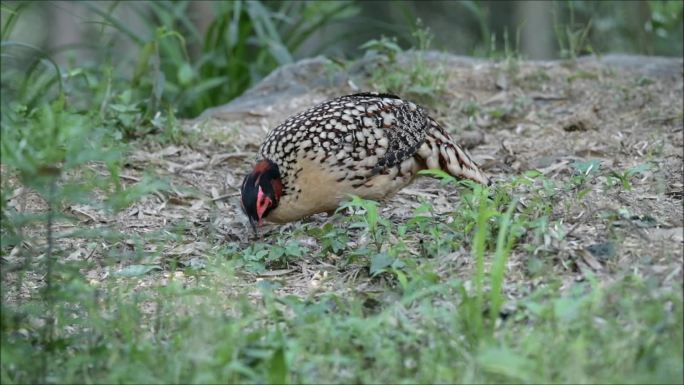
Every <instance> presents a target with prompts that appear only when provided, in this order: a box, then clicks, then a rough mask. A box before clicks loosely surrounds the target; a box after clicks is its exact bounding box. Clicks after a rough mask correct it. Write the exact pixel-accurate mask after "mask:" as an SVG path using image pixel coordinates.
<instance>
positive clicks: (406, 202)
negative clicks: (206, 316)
mask: <svg viewBox="0 0 684 385" xmlns="http://www.w3.org/2000/svg"><path fill="white" fill-rule="evenodd" d="M411 60H412V58H411V56H410V55H404V56H402V57H400V60H399V63H400V65H411ZM425 60H426V61H427V63H429V65H430V66H436V67H437V66H438V67H440V68H442V69H443V70H444V71H445V73H446V75H447V78H446V87H445V91H444V92H442V93H441V94H440V95H439V98H438V100H437V101H436V102H435V103H434V104H433V105H429V106H426V107H427V108H428V109H429V110H430V112H431V114H432V115H433V116H434V117H435V118H436V119H437V120H438V121H440V122H441V123H442V124H443V125H444V126H445V127H446V128H447V129H448V130H449V131H450V132H451V133H452V134H454V135H455V136H456V137H457V138H460V140H461V142H462V143H463V144H464V146H465V147H467V148H469V151H470V153H471V154H472V155H473V158H474V159H475V160H476V161H477V162H478V163H479V164H480V165H481V166H482V167H483V168H484V170H485V171H486V172H487V173H488V174H490V175H491V176H493V177H494V179H495V180H497V181H510V180H512V179H514V178H519V179H524V178H526V175H527V178H528V179H529V181H530V184H529V185H523V184H519V185H518V186H517V187H515V188H513V190H512V191H510V194H511V195H514V196H516V197H519V199H520V202H521V205H522V206H523V207H526V206H530V205H533V204H535V203H534V200H535V199H540V198H539V194H538V193H535V194H532V193H531V191H532V190H533V188H534V189H536V190H535V191H537V190H539V188H540V186H539V183H541V182H540V180H541V179H542V178H540V176H543V177H544V178H545V179H547V180H551V181H553V182H554V183H555V187H552V188H551V190H554V189H555V191H556V192H555V193H554V194H552V195H549V196H547V197H546V198H545V199H548V200H553V204H552V205H551V206H552V210H551V212H550V214H549V220H550V222H551V223H552V224H553V225H552V226H550V228H549V230H548V231H547V232H545V233H543V234H525V235H524V239H522V240H521V241H520V242H521V243H523V244H526V245H530V246H531V247H529V248H525V247H516V248H515V249H514V251H513V252H512V254H511V256H510V259H509V262H508V273H507V276H506V277H507V279H506V282H507V283H506V286H505V287H504V289H505V291H506V293H507V295H509V296H513V297H514V296H517V295H518V294H519V292H520V291H521V290H523V289H521V286H522V287H530V286H534V285H535V284H537V283H538V282H539V281H540V280H542V279H543V278H542V277H536V278H530V274H529V269H530V266H529V265H530V261H531V259H532V258H533V257H534V256H544V258H546V259H547V260H549V261H550V265H551V268H552V270H551V271H552V272H553V273H554V274H558V276H561V277H563V280H564V282H567V285H565V286H569V285H570V284H571V283H572V282H575V281H577V280H582V279H584V278H585V277H586V276H587V275H588V274H592V275H594V276H598V277H600V279H603V280H607V281H609V280H611V278H612V277H614V276H616V275H619V274H620V273H622V272H627V271H629V272H636V273H637V274H641V275H643V276H647V277H651V278H652V279H654V280H656V281H657V282H658V283H659V285H661V286H662V287H670V288H672V287H673V286H674V287H680V288H681V285H682V277H683V272H682V256H683V252H682V247H683V242H684V239H683V236H684V220H683V211H682V199H683V190H684V185H683V179H682V178H683V172H684V170H683V166H682V165H683V155H682V152H683V146H684V140H683V136H684V134H683V131H682V119H683V107H682V98H683V96H684V95H683V73H682V72H683V71H682V68H683V62H682V60H681V59H665V58H648V57H638V56H622V55H609V56H605V57H602V58H600V59H597V58H594V57H587V58H581V59H579V60H576V61H553V62H498V63H494V62H491V61H485V60H475V59H472V58H465V57H457V56H452V55H445V54H441V53H435V52H430V53H427V54H426V55H425ZM373 65H374V62H373V59H372V58H371V59H366V60H361V61H360V62H357V63H355V64H352V65H350V66H348V67H347V68H340V66H339V65H337V64H335V63H333V62H331V61H329V60H327V59H323V58H315V59H307V60H303V61H301V62H299V63H296V64H293V65H290V66H286V67H283V68H281V69H278V70H277V71H275V72H274V73H273V74H271V75H269V76H268V77H267V78H265V79H264V80H263V81H262V82H261V83H259V84H258V85H256V86H255V87H254V88H253V89H251V90H249V91H248V92H247V93H245V94H244V95H243V96H241V97H240V98H238V99H236V100H234V101H233V102H231V103H229V104H227V105H225V106H221V107H217V108H214V109H211V110H208V111H206V112H205V113H204V114H202V115H201V116H200V117H198V118H196V119H194V120H189V121H186V122H184V123H183V129H184V131H185V132H186V133H187V134H188V138H189V139H188V140H187V141H186V143H185V144H182V145H181V144H176V145H170V146H162V145H160V144H159V143H157V142H153V141H141V142H138V143H135V144H134V145H135V150H134V151H133V153H132V155H131V156H130V158H129V160H128V162H127V165H126V169H125V172H124V173H123V175H121V177H122V181H123V182H124V183H125V184H126V185H132V184H134V183H136V182H137V181H140V180H141V179H142V178H143V175H144V174H145V173H146V172H150V171H151V172H153V173H155V174H157V175H160V176H162V177H164V178H166V179H167V180H168V181H169V183H170V189H169V190H168V191H164V192H163V193H155V194H152V195H149V196H147V197H145V198H144V199H143V200H141V201H140V202H139V203H136V204H134V205H133V206H132V207H130V208H128V209H127V210H124V211H123V212H121V213H120V214H119V215H117V216H116V217H108V216H107V215H105V214H104V213H103V212H101V211H98V210H96V209H95V208H92V207H89V206H71V207H68V208H66V211H67V212H68V213H69V214H72V215H75V216H77V217H78V218H80V220H81V223H79V224H73V223H69V224H66V223H65V224H58V226H57V231H66V230H68V229H69V228H73V227H74V226H84V227H104V226H113V227H114V228H115V229H118V230H120V231H123V232H124V233H126V234H129V235H130V237H131V238H130V239H122V240H120V241H117V242H116V243H115V244H113V245H108V246H103V245H97V244H95V245H92V244H86V243H79V242H77V241H75V240H73V239H70V240H69V241H64V242H62V244H61V246H62V247H63V248H64V249H65V250H66V253H65V255H64V257H65V258H67V259H89V260H93V259H95V260H97V259H98V258H103V257H102V256H103V255H105V254H107V253H111V250H112V249H116V250H117V254H118V255H121V256H124V257H123V258H121V259H120V260H119V261H117V262H116V263H114V264H110V263H102V264H97V265H96V266H94V267H93V268H92V269H90V270H88V271H87V272H86V273H87V275H88V277H89V279H90V281H91V283H92V284H97V283H98V282H99V281H102V280H105V279H107V278H108V277H110V276H111V275H112V274H116V273H117V272H121V271H125V269H126V268H127V267H129V266H131V265H145V266H150V271H149V273H148V274H146V275H145V276H144V278H141V285H145V281H146V280H149V281H158V280H159V279H167V278H168V277H169V275H170V274H174V273H171V272H170V270H171V268H170V265H171V264H172V263H174V264H176V265H177V266H179V267H181V270H179V271H176V272H175V275H176V278H180V279H186V280H188V281H192V280H194V279H196V277H193V276H189V275H188V276H187V277H186V276H184V274H183V268H185V267H192V268H196V269H201V267H202V266H203V264H204V260H205V258H206V255H208V254H214V253H216V251H217V250H219V249H221V248H225V246H226V244H232V245H234V246H235V247H236V248H237V249H243V248H245V247H247V246H248V245H250V244H251V243H252V242H253V240H252V239H251V237H252V235H251V231H250V228H249V225H248V222H247V220H246V218H245V217H244V215H243V214H242V212H241V210H240V204H239V186H240V183H241V181H242V178H243V177H244V175H245V174H246V172H247V171H248V170H249V169H250V167H251V165H252V163H253V161H254V160H255V156H256V151H257V149H258V146H259V144H260V142H261V140H262V139H263V138H264V137H265V136H266V133H267V132H268V130H269V129H271V128H273V127H275V126H276V125H277V124H279V123H280V122H281V121H283V120H284V119H285V118H286V117H287V116H289V115H291V114H293V113H295V112H298V111H301V110H304V109H306V108H308V107H309V106H312V105H313V104H315V103H318V102H321V101H323V100H325V99H328V98H332V97H336V96H340V95H344V94H348V93H353V92H357V91H368V90H372V84H370V81H369V73H370V71H372V68H373ZM582 174H584V175H590V176H591V178H587V181H586V184H587V185H586V186H585V187H584V190H587V191H586V193H585V194H586V195H582V196H581V198H578V191H576V190H573V191H569V190H568V191H565V190H563V188H562V186H565V185H567V184H569V183H571V181H572V180H573V178H577V177H578V176H581V175H582ZM620 177H622V179H621V178H620ZM542 199H543V197H542ZM423 200H427V201H429V202H431V203H432V204H433V206H434V208H435V215H442V214H446V213H448V212H449V211H450V210H452V208H453V207H456V206H457V204H458V202H459V189H455V188H453V187H449V186H446V187H445V186H444V185H442V184H440V183H439V181H437V180H434V179H430V178H421V179H418V180H417V181H416V182H415V183H414V184H413V185H411V186H409V187H408V188H406V189H404V190H402V191H401V192H400V193H399V194H398V195H397V196H395V197H394V198H392V199H391V200H389V201H388V202H384V203H383V204H382V205H381V215H382V216H384V217H386V218H388V219H390V220H391V221H394V222H396V223H401V222H402V221H406V220H408V218H410V217H411V216H412V215H413V211H414V209H415V208H417V207H418V206H419V205H420V204H421V201H423ZM9 204H10V205H13V206H15V207H23V208H24V209H25V210H26V211H34V212H35V211H41V210H44V208H45V205H44V202H42V201H41V200H40V199H39V198H37V197H36V196H34V195H32V194H26V193H25V191H23V190H22V189H19V188H18V189H17V191H16V192H15V194H13V196H12V198H11V199H10V202H9ZM303 222H304V223H305V224H306V225H307V226H320V225H322V224H323V223H333V225H337V226H343V225H344V224H343V223H342V222H341V218H340V216H334V217H327V216H326V215H318V216H314V217H312V218H309V219H306V220H305V221H303ZM302 225H303V224H302V223H300V222H297V223H292V224H287V225H282V226H275V225H268V226H266V228H265V231H264V233H265V234H264V238H263V240H262V242H265V243H273V242H275V241H276V240H277V239H278V238H279V237H280V236H282V235H283V234H290V233H292V232H293V231H295V230H296V229H297V228H299V227H301V226H302ZM37 231H38V230H37ZM164 232H172V233H174V234H176V235H177V236H176V237H175V238H172V240H169V239H168V238H165V241H164V242H143V243H141V242H138V241H135V238H136V237H137V236H140V235H145V234H148V235H150V234H156V233H164ZM297 237H298V241H299V243H300V244H301V245H303V247H304V248H305V249H306V250H308V253H306V254H305V255H304V256H303V257H302V258H301V259H299V260H297V261H294V262H292V263H290V264H288V265H287V266H285V267H284V268H281V267H279V268H267V269H266V270H265V271H257V272H251V271H248V270H245V271H244V272H242V273H241V274H240V275H239V279H240V282H241V283H236V284H245V285H253V284H254V283H255V282H256V281H259V280H262V279H278V282H280V284H281V285H282V287H281V288H280V289H278V291H280V292H287V293H294V294H299V295H309V294H312V293H316V292H320V291H325V290H355V291H363V290H369V291H370V290H373V287H374V286H376V285H379V284H380V283H378V281H377V280H372V279H370V278H369V277H368V274H367V271H366V269H364V268H363V266H366V265H362V264H354V263H351V264H346V263H345V264H340V263H338V261H339V260H340V259H343V258H344V255H334V254H331V255H328V257H326V258H320V257H313V255H316V254H317V250H320V247H321V245H319V244H318V243H317V241H316V239H314V238H312V237H309V236H306V235H298V236H297ZM40 239H41V238H40V237H36V238H35V242H34V244H32V245H26V244H25V245H24V247H43V246H44V245H43V244H41V243H40V242H41V241H40ZM349 242H350V245H349V246H350V248H353V247H355V246H357V245H359V244H362V243H363V242H368V240H364V239H358V238H355V237H354V236H351V237H350V241H349ZM418 242H419V240H418V238H416V250H417V248H418V246H417V243H418ZM141 251H143V254H144V255H145V257H144V258H143V259H142V260H135V259H134V258H133V256H134V255H140V252H141ZM19 254H20V253H19V252H18V251H16V252H15V251H13V253H11V254H10V255H8V256H7V258H6V259H7V262H9V263H14V262H18V261H14V259H18V258H19ZM416 254H418V252H416ZM127 256H128V257H127ZM417 258H418V257H417ZM434 258H438V259H441V260H442V261H443V263H441V264H440V266H441V268H440V271H437V272H436V273H437V274H438V275H439V276H460V277H463V278H464V279H466V280H467V279H468V277H469V276H470V275H471V274H472V271H473V268H474V266H473V265H474V261H473V258H472V256H471V253H470V251H469V250H464V249H461V250H454V251H452V252H449V253H445V254H444V255H436V256H434ZM29 278H31V275H29ZM32 278H33V279H27V280H26V281H25V283H24V286H25V287H22V289H21V292H18V293H15V294H14V295H15V296H16V295H19V296H22V295H29V294H30V293H31V292H32V291H33V290H34V289H35V287H37V286H40V285H41V278H40V277H39V276H33V277H32ZM229 286H230V285H228V284H227V289H226V290H230V287H229ZM254 295H258V290H255V294H254Z"/></svg>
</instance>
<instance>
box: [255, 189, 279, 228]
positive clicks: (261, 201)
mask: <svg viewBox="0 0 684 385" xmlns="http://www.w3.org/2000/svg"><path fill="white" fill-rule="evenodd" d="M276 194H278V196H280V194H279V191H278V190H276ZM272 204H273V202H272V201H271V198H269V197H267V196H266V195H264V192H263V191H262V190H261V186H259V192H258V193H257V215H259V226H261V225H262V223H263V221H264V219H263V216H264V212H265V211H266V210H267V209H268V207H269V206H270V205H272Z"/></svg>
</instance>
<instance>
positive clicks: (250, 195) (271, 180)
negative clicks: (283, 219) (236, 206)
mask: <svg viewBox="0 0 684 385" xmlns="http://www.w3.org/2000/svg"><path fill="white" fill-rule="evenodd" d="M240 193H241V195H242V199H241V200H240V204H241V205H242V210H243V211H244V212H245V214H246V215H247V216H248V218H249V222H250V224H251V225H252V229H253V230H254V232H255V234H258V232H257V227H260V226H261V225H263V219H264V218H266V217H268V215H269V213H270V212H271V210H273V209H275V208H276V207H278V202H279V201H280V197H281V196H282V194H283V183H282V181H281V179H280V172H279V170H278V165H276V164H275V163H273V162H272V161H270V160H267V159H263V160H261V161H259V162H257V163H256V164H255V165H254V170H253V171H252V172H251V173H250V174H248V175H247V176H245V179H244V181H243V182H242V187H241V190H240Z"/></svg>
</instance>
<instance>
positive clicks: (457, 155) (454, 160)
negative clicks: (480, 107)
mask: <svg viewBox="0 0 684 385" xmlns="http://www.w3.org/2000/svg"><path fill="white" fill-rule="evenodd" d="M418 155H420V157H421V158H423V159H424V160H425V164H426V165H427V167H428V168H436V169H441V170H443V171H444V172H447V173H449V174H450V175H451V176H453V177H456V178H467V179H470V180H473V181H475V182H478V183H481V184H483V185H486V186H489V185H491V184H492V182H491V180H490V179H489V177H487V175H485V173H484V172H483V171H482V170H480V168H479V167H478V166H477V164H476V163H475V162H473V160H472V159H470V156H468V154H467V153H466V151H465V150H464V149H462V148H461V147H460V146H459V145H458V144H456V143H455V142H454V140H453V139H451V137H450V136H449V134H448V133H447V132H446V131H444V129H443V128H442V127H440V126H439V125H438V124H437V123H436V122H435V121H433V120H432V119H430V128H429V129H428V132H427V136H426V138H425V142H424V143H423V145H422V146H421V147H420V149H419V150H418Z"/></svg>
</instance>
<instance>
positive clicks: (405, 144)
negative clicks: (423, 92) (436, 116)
mask: <svg viewBox="0 0 684 385" xmlns="http://www.w3.org/2000/svg"><path fill="white" fill-rule="evenodd" d="M341 100H342V101H344V102H346V103H350V105H351V104H354V105H356V106H362V107H363V108H364V110H363V111H361V114H359V115H356V116H354V120H355V125H356V127H357V128H356V130H355V131H356V132H359V133H361V134H362V135H363V136H364V139H365V140H364V141H363V142H359V141H358V140H357V141H356V142H355V143H354V144H355V145H356V146H359V145H362V146H365V149H366V152H367V154H368V156H373V155H376V156H377V162H376V163H375V164H374V165H372V171H371V173H370V175H375V174H378V173H382V172H384V171H385V170H388V169H390V168H392V167H394V166H396V165H398V164H400V163H401V162H403V161H404V160H406V159H408V158H410V157H412V156H413V155H414V154H415V153H416V152H417V151H418V148H419V147H420V146H421V145H422V144H423V143H424V142H425V136H426V131H427V126H428V125H429V120H428V116H427V114H426V113H425V111H424V110H423V109H422V108H420V107H418V106H417V105H416V104H414V103H412V102H408V101H405V100H402V99H401V98H399V97H398V96H394V95H390V94H377V93H363V94H354V95H349V96H345V97H343V98H341ZM346 103H345V104H346ZM357 136H358V135H357ZM371 136H372V138H371Z"/></svg>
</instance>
